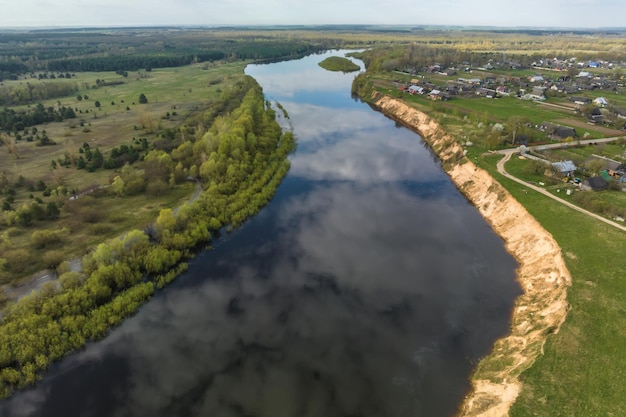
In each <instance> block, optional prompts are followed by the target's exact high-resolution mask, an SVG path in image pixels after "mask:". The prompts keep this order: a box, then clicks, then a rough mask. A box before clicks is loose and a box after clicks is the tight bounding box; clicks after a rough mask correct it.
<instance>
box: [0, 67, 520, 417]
mask: <svg viewBox="0 0 626 417" xmlns="http://www.w3.org/2000/svg"><path fill="white" fill-rule="evenodd" d="M320 60H321V59H320ZM296 65H301V64H296ZM307 65H308V64H307ZM287 67H288V66H287ZM287 67H284V68H287ZM277 68H278V69H277ZM280 68H283V67H280V66H278V67H274V69H275V70H276V69H277V71H279V72H280V73H279V74H278V75H276V76H275V79H276V80H279V81H280V84H281V85H282V86H283V87H284V88H285V89H286V90H289V89H288V88H287V87H288V86H290V85H292V84H293V83H295V82H297V81H298V77H295V76H292V75H289V74H288V73H289V71H282V70H280ZM264 70H265V68H264ZM311 71H312V72H311V73H309V72H308V71H304V72H301V73H300V74H301V75H300V84H297V85H298V86H300V87H302V86H305V85H314V83H316V82H319V84H320V85H321V87H319V86H317V85H316V89H318V88H319V90H316V91H325V90H324V89H326V88H331V86H332V85H334V83H335V81H334V78H335V75H332V76H331V77H330V79H331V80H330V81H329V80H328V77H327V75H328V74H326V72H325V71H323V70H322V71H323V73H324V74H325V76H324V77H323V79H324V80H326V81H321V80H317V79H316V78H315V77H316V76H317V75H314V74H317V71H318V70H317V69H315V70H311ZM270 75H271V74H270ZM338 75H341V74H338ZM303 80H304V81H303ZM342 80H343V81H342V84H341V86H342V88H345V80H346V78H345V77H344V78H342ZM266 82H267V77H265V78H264V80H263V81H262V82H261V83H262V85H263V86H264V88H265V89H266V91H267V90H270V91H271V94H275V95H277V96H278V97H277V98H278V99H280V95H281V94H285V92H282V91H278V92H276V91H273V90H271V89H270V88H268V84H267V83H266ZM276 82H277V83H278V81H276ZM290 88H293V86H291V87H290ZM303 88H308V87H303ZM332 88H337V87H332ZM289 91H291V90H289ZM317 98H319V97H317ZM335 104H336V105H339V104H341V103H335ZM283 105H285V108H287V110H288V112H289V114H290V116H291V120H292V122H293V124H294V126H295V127H296V130H295V133H296V135H297V136H298V141H299V148H298V151H297V153H296V155H295V157H294V159H293V165H292V170H291V171H290V174H289V178H288V179H287V180H286V184H283V187H281V189H279V192H278V195H277V197H276V198H275V200H274V201H273V202H272V203H271V204H270V206H269V207H268V208H266V209H265V210H264V211H263V212H262V213H261V214H260V215H259V216H257V217H256V218H254V219H253V220H251V221H250V222H249V223H248V224H247V225H246V226H245V227H244V228H242V229H241V230H239V231H237V232H236V233H235V234H234V235H233V236H232V237H231V238H230V239H228V240H227V241H226V242H225V243H222V244H221V245H220V246H219V247H217V249H215V250H213V251H211V252H208V253H204V254H203V255H201V256H199V257H198V258H197V259H196V260H194V262H193V263H192V267H191V268H190V272H189V273H188V274H186V276H184V277H181V278H179V279H178V280H177V281H176V282H175V283H174V284H173V285H172V286H170V287H169V288H168V289H167V290H166V291H164V292H161V293H159V294H158V295H157V296H156V297H155V298H154V299H153V300H152V301H151V302H150V303H148V304H147V305H145V306H144V307H143V308H142V309H141V310H140V312H139V313H138V314H137V315H136V316H135V317H133V318H132V319H130V320H127V321H125V322H124V323H123V324H122V325H121V326H120V327H119V328H117V329H116V330H115V331H113V332H112V333H111V335H110V336H109V337H107V338H106V339H104V340H103V341H101V342H98V343H96V344H92V345H90V346H88V347H87V349H86V350H85V351H84V352H81V353H78V354H76V355H75V356H72V357H71V358H69V359H67V360H64V361H63V362H62V363H61V364H59V365H58V367H57V368H56V369H55V370H53V371H52V374H53V377H52V378H47V379H46V380H44V381H43V383H41V384H40V385H39V386H38V387H36V388H35V389H34V390H31V391H29V392H26V393H23V394H20V395H17V396H15V397H14V398H13V399H11V400H10V401H9V402H7V403H5V404H4V407H2V408H0V414H1V415H4V413H3V411H7V410H8V415H11V416H17V417H30V416H38V417H47V416H55V417H56V416H61V415H62V416H64V417H71V416H79V415H80V416H90V417H101V416H102V417H105V416H106V417H109V416H114V417H128V416H137V415H150V416H156V417H158V416H163V417H171V416H192V417H193V416H206V415H212V416H220V417H222V416H225V417H229V416H245V415H254V416H256V417H266V416H267V417H281V416H296V415H297V416H310V417H319V416H324V417H334V416H337V417H339V416H347V415H359V416H364V417H365V416H376V417H380V416H394V417H395V416H402V417H404V416H417V415H428V416H431V417H434V416H447V415H450V414H451V413H452V412H453V411H454V408H455V404H456V403H457V402H458V400H460V398H461V396H462V395H463V391H464V389H466V388H467V385H468V383H467V381H466V379H467V375H468V374H469V372H470V368H471V366H472V363H473V361H474V360H476V359H477V358H478V357H480V356H481V355H482V354H484V353H485V352H486V350H488V348H489V345H490V343H491V342H492V340H493V339H494V338H495V337H496V336H497V335H499V334H501V333H502V332H505V331H506V329H507V320H506V317H507V316H508V312H509V309H510V305H511V300H512V298H513V297H514V296H515V295H516V294H517V292H518V288H517V286H516V285H515V284H514V280H513V275H514V263H513V260H512V259H511V258H510V257H509V256H508V255H506V254H505V252H504V249H503V248H502V244H501V242H500V240H499V239H498V238H497V237H496V236H495V235H494V234H493V233H492V232H491V231H490V230H489V228H488V226H487V225H486V224H485V222H484V221H482V219H480V217H479V215H478V213H477V212H476V210H475V209H474V208H472V207H471V206H469V204H468V203H467V202H466V201H465V199H464V198H463V197H462V196H460V195H459V193H458V192H457V191H456V190H455V189H454V188H453V187H452V185H451V184H450V182H449V181H448V179H447V178H446V177H445V175H444V174H443V173H442V172H441V171H440V170H439V168H438V167H437V164H436V163H435V162H434V161H433V157H432V154H431V153H430V152H429V151H427V150H426V149H424V148H423V146H421V145H420V144H419V143H418V138H417V137H416V136H415V135H414V134H412V133H410V132H408V131H407V130H406V129H395V128H393V127H392V126H390V123H391V122H389V120H387V119H385V118H384V117H382V116H381V115H379V114H377V113H374V112H372V111H371V110H370V109H367V108H363V106H360V105H355V104H354V103H351V104H350V105H346V108H344V109H341V111H337V109H336V108H328V107H327V106H322V105H319V104H312V103H300V104H298V103H295V102H292V101H289V100H288V101H286V102H284V103H283ZM298 187H300V188H298ZM28 407H30V408H28Z"/></svg>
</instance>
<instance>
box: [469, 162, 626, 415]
mask: <svg viewBox="0 0 626 417" xmlns="http://www.w3.org/2000/svg"><path fill="white" fill-rule="evenodd" d="M498 159H499V156H491V157H483V158H478V160H477V162H478V164H479V165H480V166H481V167H483V168H485V169H487V170H488V171H489V172H490V173H491V175H493V176H494V177H495V178H496V179H497V180H498V181H499V182H500V183H501V184H502V185H504V186H505V187H506V188H507V189H508V190H509V192H511V194H513V196H514V197H515V198H516V199H517V200H518V201H520V202H521V203H522V204H523V205H524V206H525V207H526V209H527V210H528V211H529V212H530V213H531V214H532V215H533V216H534V217H535V218H536V219H537V220H538V221H539V222H540V223H541V224H542V225H543V226H544V227H545V228H546V230H548V231H549V232H550V233H552V235H553V236H554V237H555V239H556V240H557V242H558V243H559V245H560V247H561V248H562V250H563V254H564V257H565V260H566V263H567V266H568V269H569V270H570V272H571V274H572V278H573V285H572V287H571V288H570V289H569V292H568V301H569V303H570V305H571V310H570V312H569V313H568V317H567V320H566V321H565V323H564V324H563V326H562V327H561V330H560V332H559V333H558V334H556V335H552V336H549V337H548V340H547V343H546V346H545V353H544V355H543V356H540V357H539V359H538V360H537V362H536V363H535V365H533V366H532V367H531V368H530V369H529V370H527V371H526V372H524V373H523V374H522V378H521V379H522V382H523V383H524V389H523V390H522V393H521V395H520V397H519V398H518V400H517V402H516V403H515V404H514V406H513V408H512V410H511V416H512V417H525V416H546V417H547V416H550V417H558V416H563V417H566V416H567V417H570V416H590V417H594V416H620V415H626V385H625V384H623V383H622V382H623V381H624V378H625V377H626V375H625V373H626V355H624V346H625V345H626V308H625V307H624V303H623V299H624V297H625V296H626V280H624V271H626V257H625V256H624V241H625V238H626V236H624V233H623V232H621V231H619V230H617V229H614V228H612V227H610V226H608V225H605V224H603V223H601V222H599V221H596V220H593V219H591V218H589V217H587V216H585V215H583V214H580V213H577V212H575V211H573V210H571V209H569V208H567V207H565V206H562V205H560V204H559V203H557V202H554V201H552V200H550V199H548V198H546V197H545V196H542V195H540V194H538V193H533V192H528V193H527V194H526V193H524V192H523V191H522V189H523V186H521V185H519V184H517V183H515V182H512V181H510V180H508V179H506V178H504V177H502V176H501V175H499V174H498V173H497V170H496V168H495V165H496V162H497V160H498ZM507 169H510V168H509V167H508V164H507Z"/></svg>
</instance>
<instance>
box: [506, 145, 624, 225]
mask: <svg viewBox="0 0 626 417" xmlns="http://www.w3.org/2000/svg"><path fill="white" fill-rule="evenodd" d="M511 155H512V154H511V153H507V154H505V155H504V158H502V159H501V160H500V161H498V165H497V167H498V172H499V173H500V174H502V175H504V176H505V177H507V178H508V179H511V180H513V181H515V182H517V183H519V184H522V185H523V186H524V187H526V188H528V189H531V190H535V191H537V192H539V193H541V194H543V195H545V196H546V197H550V198H551V199H553V200H556V201H558V202H559V203H561V204H564V205H566V206H567V207H569V208H572V209H574V210H576V211H578V212H580V213H583V214H586V215H587V216H590V217H593V218H594V219H596V220H600V221H601V222H604V223H606V224H608V225H611V226H613V227H617V228H618V229H620V230H623V231H625V232H626V226H623V225H621V224H619V223H616V222H614V221H612V220H609V219H607V218H604V217H602V216H599V215H597V214H595V213H592V212H590V211H588V210H585V209H584V208H581V207H578V206H577V205H574V204H572V203H570V202H569V201H566V200H563V199H562V198H559V197H557V196H555V195H554V194H552V193H550V192H549V191H547V190H545V189H543V188H541V187H537V186H536V185H532V184H529V183H527V182H526V181H523V180H520V179H519V178H517V177H514V176H513V175H511V174H509V173H508V172H506V169H505V168H504V164H506V162H507V161H508V160H509V159H511Z"/></svg>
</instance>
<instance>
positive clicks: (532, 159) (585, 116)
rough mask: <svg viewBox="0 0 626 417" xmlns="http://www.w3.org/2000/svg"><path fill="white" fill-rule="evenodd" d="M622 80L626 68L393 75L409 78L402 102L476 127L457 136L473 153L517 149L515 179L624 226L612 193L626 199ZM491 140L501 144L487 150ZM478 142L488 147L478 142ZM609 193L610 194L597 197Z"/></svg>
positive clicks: (498, 67)
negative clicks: (565, 196)
mask: <svg viewBox="0 0 626 417" xmlns="http://www.w3.org/2000/svg"><path fill="white" fill-rule="evenodd" d="M624 73H626V63H625V62H609V61H603V60H598V61H584V62H579V61H577V60H576V59H574V58H572V59H568V60H559V59H541V60H536V61H533V62H532V63H530V64H527V65H522V64H520V63H517V62H514V61H494V60H488V61H487V62H484V63H483V64H480V65H470V64H468V63H467V62H462V63H460V64H459V65H455V66H449V67H446V66H443V65H430V66H425V67H422V68H419V69H416V68H405V69H403V70H402V71H399V70H396V71H395V74H396V75H397V74H403V75H404V76H405V78H404V82H403V81H402V79H397V80H396V82H395V83H394V85H395V88H397V93H396V94H400V95H401V96H402V97H403V99H404V100H407V101H409V102H414V103H416V104H417V105H418V106H423V108H428V107H430V108H431V109H432V110H435V111H436V112H439V113H440V114H442V115H443V116H442V117H444V118H448V120H450V118H449V115H453V116H455V117H456V119H457V122H456V123H458V121H459V120H460V121H461V123H462V124H466V126H468V125H467V123H469V122H470V121H471V120H473V121H474V123H473V124H472V125H473V126H474V127H473V128H469V129H468V127H464V128H462V130H461V132H463V133H462V135H461V137H460V140H461V142H462V143H463V144H464V145H465V148H466V149H468V151H469V152H470V155H472V154H479V153H480V152H483V151H480V150H479V149H476V148H475V149H474V150H471V148H472V147H475V145H478V147H479V148H480V147H481V145H482V146H483V149H494V150H498V149H502V150H505V149H511V148H515V149H516V150H518V152H516V153H518V157H517V158H513V159H511V160H510V161H509V162H508V163H507V169H509V170H510V171H511V172H512V173H515V175H516V176H517V177H518V178H520V179H522V180H524V181H526V182H527V183H528V184H532V185H534V184H537V185H538V186H541V187H542V188H545V189H546V190H547V191H550V192H553V193H555V195H557V193H562V194H566V195H567V196H568V199H571V200H573V201H575V202H576V204H578V205H580V206H583V207H586V208H587V209H589V210H591V211H593V212H596V213H599V214H602V215H603V216H605V217H607V218H611V219H613V220H615V221H620V222H624V218H625V217H626V210H625V209H624V201H625V200H626V199H625V198H623V197H622V196H620V195H623V193H619V192H618V193H617V194H614V192H615V191H623V192H626V86H625V85H626V79H625V77H624V75H623V74H624ZM429 103H430V104H429ZM455 117H453V118H455ZM513 119H515V121H514V122H513V121H512V120H513ZM476 120H480V121H479V122H478V123H476ZM450 123H454V122H450ZM516 123H517V125H516V127H514V126H512V125H514V124H516ZM476 126H478V127H479V128H477V127H476ZM511 130H513V131H511ZM472 131H474V132H475V133H472ZM486 136H495V137H496V140H494V141H492V142H491V143H490V144H487V143H486V142H488V140H485V137H486ZM479 141H484V143H482V144H479V143H474V142H479ZM605 190H607V193H609V194H604V193H595V192H599V191H605ZM578 191H592V192H594V193H592V194H589V193H578ZM592 195H595V197H591V196H592ZM608 195H610V196H611V197H607V196H608Z"/></svg>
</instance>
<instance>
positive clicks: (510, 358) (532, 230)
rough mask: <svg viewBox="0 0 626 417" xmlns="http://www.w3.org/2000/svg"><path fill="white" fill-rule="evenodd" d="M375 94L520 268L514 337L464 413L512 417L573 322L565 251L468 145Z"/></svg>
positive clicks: (505, 341)
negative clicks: (557, 337) (556, 339)
mask: <svg viewBox="0 0 626 417" xmlns="http://www.w3.org/2000/svg"><path fill="white" fill-rule="evenodd" d="M375 94H376V95H375V96H374V97H373V99H374V105H375V106H376V107H378V109H379V110H380V111H382V112H383V113H384V114H386V115H388V116H390V117H393V118H394V119H396V120H398V121H399V122H401V123H403V124H404V125H406V126H408V127H409V128H411V129H412V130H414V131H416V132H417V133H419V134H420V135H421V136H422V137H423V139H424V141H426V142H427V143H428V144H429V145H430V147H431V148H432V149H433V150H434V151H435V152H436V153H437V155H438V156H439V158H440V159H441V161H442V163H443V168H444V170H445V171H446V172H447V173H448V175H449V176H450V178H451V179H452V181H453V182H454V183H455V184H456V186H457V188H458V189H459V190H461V191H462V192H463V193H464V194H465V195H466V196H467V198H468V199H469V200H470V201H471V202H472V203H473V204H474V206H475V207H476V208H477V209H478V210H479V211H480V213H481V215H482V216H483V217H484V218H485V219H486V220H487V221H488V222H489V223H490V224H491V227H492V228H493V230H494V231H495V232H496V233H497V234H498V235H499V236H500V237H501V238H502V239H503V240H504V242H505V247H506V250H507V251H508V252H509V253H510V254H511V255H512V256H514V257H515V258H516V259H517V261H518V263H519V268H518V270H517V279H518V280H519V283H520V285H521V287H522V290H523V294H522V295H521V296H519V297H518V298H517V300H516V301H515V306H514V309H513V315H512V317H511V332H510V334H509V335H508V336H506V337H504V338H502V339H499V340H498V341H496V343H495V345H494V349H493V351H492V353H491V354H490V355H489V356H488V357H487V358H485V359H483V361H484V360H488V361H493V362H492V363H491V364H490V366H489V369H491V371H489V372H480V373H478V374H476V375H474V378H473V379H472V390H471V392H470V393H469V394H468V395H467V396H466V398H465V400H464V402H463V404H462V406H461V409H460V410H459V415H460V416H464V417H466V416H475V417H500V416H507V415H508V412H509V409H510V407H511V405H512V404H513V402H514V401H515V399H516V398H517V396H518V394H519V392H520V390H521V388H522V387H521V383H520V381H519V379H518V376H519V375H520V373H521V372H522V371H524V370H525V369H527V368H528V367H530V366H531V365H532V363H533V362H534V361H535V359H536V358H537V356H538V355H540V354H541V353H542V351H543V345H544V343H545V339H546V337H547V335H548V334H549V333H555V332H557V331H558V330H559V327H560V326H561V323H563V321H564V320H565V317H566V315H567V311H568V304H567V301H566V295H567V287H568V286H569V285H570V284H571V277H570V274H569V271H568V270H567V268H566V267H565V262H564V261H563V257H562V256H561V249H560V248H559V246H558V244H557V243H556V241H555V240H554V239H553V238H552V235H550V234H549V233H548V232H547V231H546V230H544V229H543V228H542V227H541V225H540V224H539V223H538V222H537V221H536V220H535V219H534V218H533V217H532V216H531V215H530V214H529V213H528V212H527V211H526V209H524V207H523V206H522V205H521V204H520V203H518V202H517V200H515V199H514V198H513V197H512V196H511V195H510V194H509V193H508V192H507V191H506V190H505V189H504V188H503V187H502V186H501V185H500V184H499V183H498V182H497V181H496V180H495V179H493V178H492V177H491V176H490V175H489V174H488V173H487V172H486V171H484V170H482V169H480V168H478V167H476V166H475V165H474V164H473V163H472V162H469V161H467V160H466V159H465V160H464V159H462V156H463V149H462V148H461V146H460V145H459V144H458V143H457V142H456V141H455V140H454V138H453V137H452V136H450V135H449V134H447V133H446V132H445V131H444V130H443V129H442V128H441V127H440V126H439V125H438V124H437V123H436V122H435V121H434V120H433V119H431V118H430V117H429V116H428V115H427V114H425V113H423V112H420V111H418V110H416V109H414V108H412V107H409V106H408V105H406V104H404V103H403V102H401V101H399V100H396V99H393V98H391V97H388V96H384V95H382V94H380V95H379V94H377V93H375ZM496 364H500V365H498V366H496Z"/></svg>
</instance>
